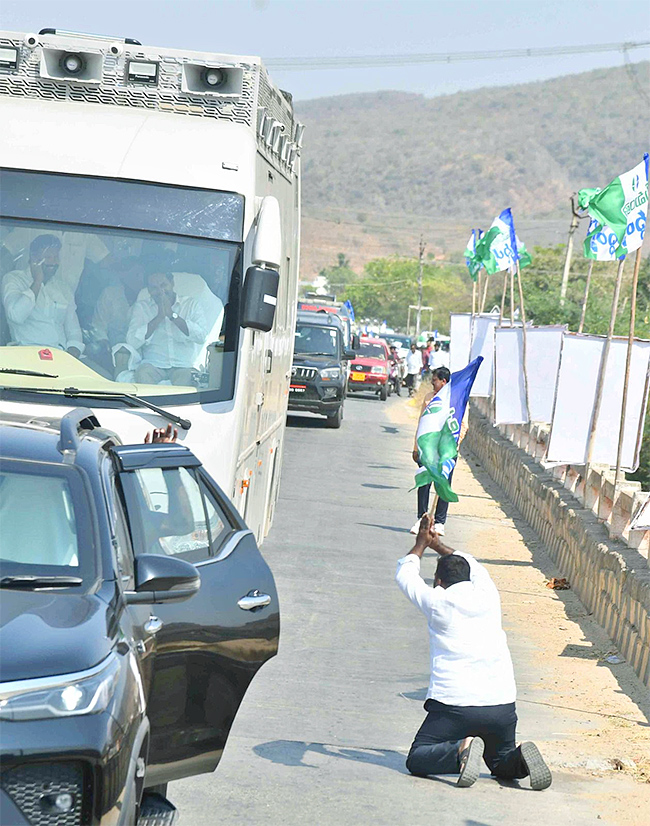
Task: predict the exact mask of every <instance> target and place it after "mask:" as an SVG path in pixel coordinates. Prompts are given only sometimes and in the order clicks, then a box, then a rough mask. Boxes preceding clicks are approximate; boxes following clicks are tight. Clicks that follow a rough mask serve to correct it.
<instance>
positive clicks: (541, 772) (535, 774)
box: [519, 742, 553, 791]
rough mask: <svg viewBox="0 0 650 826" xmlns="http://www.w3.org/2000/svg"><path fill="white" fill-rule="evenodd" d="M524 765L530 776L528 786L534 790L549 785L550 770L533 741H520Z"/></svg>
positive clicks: (546, 787) (550, 778)
mask: <svg viewBox="0 0 650 826" xmlns="http://www.w3.org/2000/svg"><path fill="white" fill-rule="evenodd" d="M519 748H520V749H521V756H522V758H523V761H524V765H525V766H526V768H527V769H528V774H529V776H530V787H531V789H535V791H541V790H542V789H548V787H549V786H550V785H551V781H552V779H553V778H552V777H551V770H550V769H549V767H548V766H547V765H546V763H545V762H544V758H543V757H542V755H541V754H540V753H539V749H538V748H537V746H536V745H535V744H534V743H530V742H528V743H522V744H521V746H520V747H519Z"/></svg>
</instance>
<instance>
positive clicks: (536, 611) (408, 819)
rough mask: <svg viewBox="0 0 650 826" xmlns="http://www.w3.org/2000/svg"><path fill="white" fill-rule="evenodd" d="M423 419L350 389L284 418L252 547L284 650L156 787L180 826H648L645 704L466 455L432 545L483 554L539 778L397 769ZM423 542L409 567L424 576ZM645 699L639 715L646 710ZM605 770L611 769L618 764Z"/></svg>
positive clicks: (412, 727) (412, 710)
mask: <svg viewBox="0 0 650 826" xmlns="http://www.w3.org/2000/svg"><path fill="white" fill-rule="evenodd" d="M416 416H417V413H416V410H415V408H414V406H413V405H412V404H410V403H409V402H407V401H406V400H405V399H404V398H401V399H399V398H395V397H393V398H391V399H389V400H388V401H387V402H386V403H381V402H379V401H378V400H376V399H375V398H373V397H370V396H369V397H367V398H363V397H361V396H355V397H354V398H350V399H348V400H347V402H346V407H345V419H344V422H343V426H342V428H341V429H340V430H330V429H327V428H325V426H324V419H319V418H316V417H313V418H311V417H307V416H304V417H301V416H291V417H290V419H289V429H288V432H287V444H286V450H285V462H284V469H283V476H282V486H281V494H280V501H279V504H278V509H277V512H276V517H275V523H274V526H273V528H272V530H271V533H270V534H269V536H268V538H267V540H266V541H265V543H264V546H263V552H264V555H265V557H266V559H267V560H268V562H269V563H270V565H271V567H272V569H273V572H274V574H275V577H276V582H277V585H278V591H279V594H280V601H281V612H282V632H281V643H280V653H279V655H278V656H277V657H276V658H275V659H274V660H272V661H271V662H269V663H268V664H267V665H266V666H265V667H264V668H263V669H262V671H261V672H260V673H259V674H258V676H257V677H256V679H255V681H254V682H253V684H252V686H251V688H250V690H249V692H248V694H247V696H246V698H245V700H244V703H243V705H242V708H241V710H240V713H239V715H238V717H237V719H236V721H235V725H234V728H233V731H232V734H231V737H230V740H229V743H228V745H227V747H226V750H225V753H224V756H223V759H222V761H221V764H220V766H219V768H218V769H217V772H216V773H215V774H213V775H203V776H200V777H196V778H189V779H187V780H183V781H179V782H177V783H173V784H171V786H170V788H169V797H170V799H171V800H172V801H173V802H174V803H175V804H176V805H177V806H178V807H179V810H180V814H181V818H180V822H181V824H191V826H213V824H215V823H218V824H220V826H226V824H233V826H234V824H244V823H264V824H269V825H270V826H275V825H276V824H277V826H292V824H306V823H311V824H315V825H316V826H348V824H350V826H352V824H354V826H365V824H380V825H381V824H412V823H420V822H422V823H426V822H431V823H437V824H442V826H461V824H462V826H503V824H513V826H515V825H516V826H527V825H528V824H530V826H533V825H534V826H538V824H547V826H554V824H560V823H562V824H570V825H572V824H575V826H583V825H584V826H587V824H590V826H591V824H595V823H599V824H600V823H603V824H619V825H621V826H623V825H624V826H637V824H638V826H642V824H643V826H647V824H648V823H650V819H649V818H648V815H647V813H648V812H650V784H648V783H643V782H641V780H642V779H643V778H644V776H645V777H646V779H647V775H644V772H647V771H648V770H649V769H650V734H649V731H650V729H649V728H648V717H647V713H648V702H647V696H646V695H645V693H644V691H643V689H642V686H641V683H640V682H639V681H638V679H637V678H636V677H635V675H634V674H633V672H632V670H631V668H629V666H627V664H626V663H619V664H614V665H613V664H609V663H608V662H607V661H606V656H607V655H609V654H611V653H612V651H613V645H612V643H611V642H610V641H609V639H608V638H607V637H606V635H605V634H604V633H603V632H602V630H601V629H600V628H599V626H597V625H596V624H595V623H594V622H593V620H591V618H590V617H588V616H587V615H586V611H585V609H584V607H583V606H582V604H581V603H580V602H579V600H578V599H577V597H575V595H574V594H573V593H572V592H571V591H564V592H554V591H549V590H548V589H547V588H545V587H544V586H545V582H546V580H547V579H548V577H550V576H554V575H559V574H560V572H559V571H557V570H556V569H555V568H554V567H553V565H552V563H551V562H550V560H549V558H548V557H547V556H546V554H545V553H544V550H543V548H542V547H541V545H540V543H539V542H538V540H537V539H536V537H535V535H534V534H533V533H532V532H531V531H530V529H529V528H528V527H527V525H526V524H525V523H523V522H522V521H521V519H520V517H519V516H518V514H517V512H516V511H515V510H514V509H513V507H512V505H510V504H509V502H508V501H507V500H506V499H505V498H504V496H503V494H502V493H501V492H500V489H499V488H498V487H496V486H495V485H494V484H493V483H492V482H491V481H490V480H489V478H488V477H487V476H486V474H485V473H484V472H483V471H482V469H481V468H480V466H478V465H477V463H476V461H475V460H474V459H473V458H472V457H471V456H469V457H466V459H463V460H461V462H460V463H459V467H458V470H457V472H456V475H455V477H454V482H455V487H456V489H457V491H458V492H459V494H460V496H461V501H460V502H459V503H458V504H457V505H452V507H451V509H450V516H449V521H448V528H447V535H446V541H447V542H448V544H450V545H451V546H452V547H456V548H458V549H459V550H465V551H468V552H470V553H472V554H474V555H475V556H477V557H478V558H479V559H481V560H482V561H484V562H485V564H486V565H487V567H488V569H489V571H490V574H491V575H492V577H493V579H494V580H495V582H496V583H497V586H498V587H499V589H500V591H501V596H502V605H503V617H504V627H505V629H506V631H507V633H508V639H509V644H510V648H511V651H512V655H513V660H514V665H515V673H516V677H517V682H518V687H519V700H518V713H519V720H520V725H519V734H520V738H521V739H532V740H535V741H536V742H537V743H538V744H539V746H540V748H541V750H542V752H543V753H544V754H545V756H546V757H547V759H548V762H549V764H550V765H551V768H552V770H553V775H554V780H553V785H552V786H551V788H550V789H549V790H548V791H545V792H532V791H531V790H530V788H529V787H528V786H527V783H526V781H521V784H517V783H514V782H513V783H504V782H498V781H496V780H495V779H493V778H491V777H490V776H489V773H488V772H487V770H485V772H484V773H483V774H482V776H481V777H480V778H479V780H478V781H477V783H476V784H475V786H473V787H472V788H470V789H458V788H457V787H456V786H455V778H440V779H421V778H415V777H412V776H410V775H409V774H408V773H407V771H406V769H405V766H404V759H405V755H406V753H407V751H408V748H409V746H410V743H411V740H412V737H413V734H414V732H415V731H416V729H417V728H418V726H419V724H420V722H421V720H422V718H423V716H424V711H423V709H422V704H423V701H424V697H425V693H426V687H427V684H428V670H427V669H428V662H429V659H428V635H427V629H426V624H425V621H424V619H423V617H422V616H421V615H420V614H419V612H418V611H416V609H415V608H413V606H411V604H410V603H409V602H408V601H407V600H406V599H405V598H404V597H403V596H402V594H401V593H400V592H399V591H398V589H397V587H396V585H395V584H394V580H393V577H394V572H395V561H396V560H397V558H398V557H400V556H402V555H404V554H405V553H407V552H408V550H410V548H411V546H412V537H411V536H410V535H409V534H408V528H409V527H410V526H411V525H412V524H413V521H414V517H415V513H414V504H415V493H409V492H408V491H409V488H410V487H411V486H412V480H413V470H414V467H415V466H414V465H413V462H412V460H411V458H410V453H411V449H412V439H413V429H414V427H415V419H416ZM470 426H471V423H470ZM434 570H435V555H433V554H431V555H428V556H426V557H425V559H424V562H423V566H422V572H423V575H424V576H425V577H426V578H431V577H432V576H433V572H434ZM644 712H645V713H644ZM614 767H617V768H618V770H615V768H614Z"/></svg>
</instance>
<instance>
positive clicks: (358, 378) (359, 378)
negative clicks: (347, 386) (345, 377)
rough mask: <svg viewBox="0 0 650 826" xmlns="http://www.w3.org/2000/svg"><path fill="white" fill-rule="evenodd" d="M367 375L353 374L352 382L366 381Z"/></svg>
mask: <svg viewBox="0 0 650 826" xmlns="http://www.w3.org/2000/svg"><path fill="white" fill-rule="evenodd" d="M365 379H366V374H365V373H353V374H352V381H365Z"/></svg>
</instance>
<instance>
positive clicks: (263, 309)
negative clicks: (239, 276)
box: [240, 267, 280, 333]
mask: <svg viewBox="0 0 650 826" xmlns="http://www.w3.org/2000/svg"><path fill="white" fill-rule="evenodd" d="M279 284H280V275H279V273H277V272H276V271H275V270H267V269H263V268H262V267H249V268H248V269H247V270H246V278H245V279H244V290H243V294H242V303H241V322H240V323H241V326H242V327H250V328H252V329H253V330H261V331H262V332H263V333H268V332H269V330H270V329H271V328H272V327H273V319H274V318H275V306H276V304H277V303H278V286H279Z"/></svg>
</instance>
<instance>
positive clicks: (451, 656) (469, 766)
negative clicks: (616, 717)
mask: <svg viewBox="0 0 650 826" xmlns="http://www.w3.org/2000/svg"><path fill="white" fill-rule="evenodd" d="M426 548H432V549H433V550H434V551H436V552H437V553H438V554H439V555H440V559H439V561H438V567H437V570H436V575H435V579H434V587H433V588H432V587H431V586H429V585H427V584H426V583H425V581H424V580H423V579H422V577H421V575H420V560H421V559H422V555H423V553H424V551H425V550H426ZM395 579H396V581H397V584H398V586H399V587H400V589H401V590H402V592H403V593H404V594H405V595H406V596H407V597H408V598H409V599H410V600H411V602H412V603H413V604H414V605H415V606H416V607H417V608H419V609H420V611H422V613H423V614H424V615H425V617H426V618H427V622H428V624H429V640H430V646H431V679H430V682H429V690H428V691H427V700H426V702H425V704H424V708H425V710H426V712H427V716H426V718H425V720H424V722H423V723H422V725H421V726H420V729H419V731H418V732H417V734H416V735H415V739H414V740H413V744H412V745H411V749H410V751H409V754H408V757H407V759H406V767H407V769H408V770H409V771H410V772H411V774H414V775H417V776H418V777H427V776H429V775H438V774H457V775H458V781H457V784H458V785H459V786H461V787H466V786H471V785H473V784H474V783H475V782H476V780H477V779H478V777H479V774H480V770H481V758H482V759H483V760H484V761H485V763H486V765H487V767H488V769H489V770H490V772H491V773H492V775H493V776H495V777H502V778H508V779H513V778H524V777H530V785H531V788H533V789H536V790H540V789H546V788H548V787H549V786H550V785H551V772H550V770H549V769H548V767H547V765H546V763H545V762H544V759H543V758H542V755H541V754H540V752H539V749H538V748H537V746H536V745H535V744H534V743H531V742H526V743H522V744H521V745H519V746H517V745H516V743H515V730H516V726H517V712H516V708H515V697H516V686H515V678H514V673H513V669H512V660H511V658H510V651H509V650H508V643H507V640H506V635H505V632H504V631H503V629H502V627H501V602H500V599H499V593H498V591H497V589H496V586H495V585H494V583H493V582H492V580H491V578H490V575H489V574H488V572H487V570H486V569H485V568H484V567H483V565H481V564H480V563H479V562H477V561H476V560H475V559H474V557H472V556H470V554H465V553H460V552H458V551H454V550H453V549H452V548H449V547H447V546H446V545H444V544H443V543H442V542H441V540H440V538H439V536H438V535H437V534H436V533H435V531H434V530H433V529H432V522H431V517H430V516H429V515H428V514H425V515H424V516H423V517H422V521H421V524H420V530H419V532H418V536H417V539H416V541H415V545H414V547H413V549H412V550H411V552H410V553H409V554H407V556H405V557H403V558H402V559H400V560H399V561H398V563H397V573H396V575H395Z"/></svg>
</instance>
